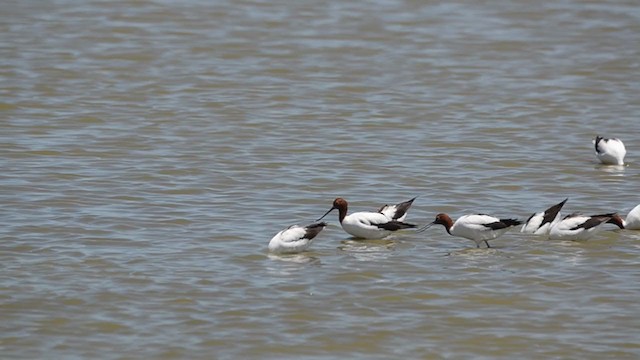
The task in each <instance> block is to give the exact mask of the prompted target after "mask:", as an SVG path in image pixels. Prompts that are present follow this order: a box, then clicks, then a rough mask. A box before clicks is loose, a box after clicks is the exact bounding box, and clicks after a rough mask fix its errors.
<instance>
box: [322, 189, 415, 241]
mask: <svg viewBox="0 0 640 360" xmlns="http://www.w3.org/2000/svg"><path fill="white" fill-rule="evenodd" d="M394 206H397V205H394ZM348 207H349V205H348V203H347V201H346V200H345V199H343V198H336V199H335V200H333V206H332V207H331V209H329V211H327V212H326V213H325V214H324V215H322V217H321V218H320V219H318V221H320V220H322V219H323V218H324V217H325V216H327V215H328V214H329V213H330V212H331V211H333V210H335V209H338V220H339V221H340V225H341V226H342V229H344V231H346V232H347V233H349V234H351V235H353V236H354V237H355V238H358V239H382V238H384V237H387V236H389V235H391V234H393V233H394V232H395V231H398V230H403V229H409V228H415V227H416V225H414V224H409V223H406V222H403V221H399V220H393V219H390V218H389V217H388V216H387V215H385V214H383V213H380V212H372V211H360V212H355V213H352V214H349V215H347V210H348ZM384 208H385V207H384V206H383V207H382V209H384ZM382 209H381V210H382ZM407 209H408V207H407ZM404 215H405V214H402V215H399V216H400V218H404Z"/></svg>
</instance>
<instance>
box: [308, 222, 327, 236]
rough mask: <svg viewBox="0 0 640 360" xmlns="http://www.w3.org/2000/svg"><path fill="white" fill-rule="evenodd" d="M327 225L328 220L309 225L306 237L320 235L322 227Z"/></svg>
mask: <svg viewBox="0 0 640 360" xmlns="http://www.w3.org/2000/svg"><path fill="white" fill-rule="evenodd" d="M325 226H327V223H326V222H319V223H315V224H311V225H309V226H307V227H306V231H305V233H304V238H305V239H309V240H311V239H313V238H314V237H316V236H318V234H319V233H320V231H322V229H324V227H325Z"/></svg>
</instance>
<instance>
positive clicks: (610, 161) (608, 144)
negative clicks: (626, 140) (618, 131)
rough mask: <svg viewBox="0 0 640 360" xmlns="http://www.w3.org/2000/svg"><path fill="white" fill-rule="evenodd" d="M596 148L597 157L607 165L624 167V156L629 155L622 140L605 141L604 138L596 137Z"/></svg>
mask: <svg viewBox="0 0 640 360" xmlns="http://www.w3.org/2000/svg"><path fill="white" fill-rule="evenodd" d="M593 144H594V145H595V148H596V156H597V157H598V159H599V160H600V161H601V162H602V163H603V164H605V165H624V156H625V155H627V149H625V147H624V144H623V143H622V141H620V139H616V138H611V139H605V138H603V137H602V136H596V138H595V139H593Z"/></svg>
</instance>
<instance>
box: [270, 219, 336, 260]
mask: <svg viewBox="0 0 640 360" xmlns="http://www.w3.org/2000/svg"><path fill="white" fill-rule="evenodd" d="M325 226H327V223H325V222H317V223H313V224H310V225H307V226H300V225H291V226H289V227H288V228H286V229H284V230H282V231H280V232H278V233H277V234H276V235H275V236H274V237H273V238H272V239H271V241H269V251H271V252H273V253H276V254H295V253H299V252H302V251H305V250H307V248H308V247H309V246H310V245H311V243H312V242H313V239H314V238H315V237H316V236H317V235H318V234H319V233H320V231H322V229H324V228H325Z"/></svg>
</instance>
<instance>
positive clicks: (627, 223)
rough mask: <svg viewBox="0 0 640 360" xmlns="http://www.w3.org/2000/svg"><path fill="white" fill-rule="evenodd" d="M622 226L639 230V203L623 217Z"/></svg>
mask: <svg viewBox="0 0 640 360" xmlns="http://www.w3.org/2000/svg"><path fill="white" fill-rule="evenodd" d="M623 224H624V228H625V229H628V230H640V205H636V207H634V208H633V209H631V211H629V213H628V214H627V217H626V218H625V219H624V222H623Z"/></svg>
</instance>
